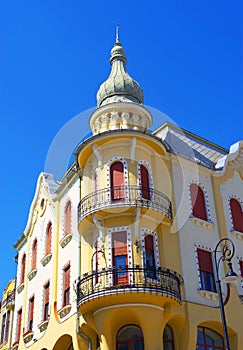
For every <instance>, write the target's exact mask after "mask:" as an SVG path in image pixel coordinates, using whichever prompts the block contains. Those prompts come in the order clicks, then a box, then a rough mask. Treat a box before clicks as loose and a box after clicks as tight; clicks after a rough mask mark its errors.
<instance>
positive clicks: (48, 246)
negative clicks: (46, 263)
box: [46, 223, 52, 255]
mask: <svg viewBox="0 0 243 350" xmlns="http://www.w3.org/2000/svg"><path fill="white" fill-rule="evenodd" d="M51 238H52V224H51V223H49V225H48V226H47V232H46V255H47V254H50V253H51Z"/></svg>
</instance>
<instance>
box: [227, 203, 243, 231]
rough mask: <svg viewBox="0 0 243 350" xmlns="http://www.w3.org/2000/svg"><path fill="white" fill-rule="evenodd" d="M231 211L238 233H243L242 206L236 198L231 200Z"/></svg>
mask: <svg viewBox="0 0 243 350" xmlns="http://www.w3.org/2000/svg"><path fill="white" fill-rule="evenodd" d="M230 209H231V213H232V220H233V225H234V229H235V230H237V231H240V232H243V213H242V209H241V205H240V203H239V202H238V201H237V200H236V199H234V198H231V200H230Z"/></svg>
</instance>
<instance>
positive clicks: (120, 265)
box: [112, 231, 128, 285]
mask: <svg viewBox="0 0 243 350" xmlns="http://www.w3.org/2000/svg"><path fill="white" fill-rule="evenodd" d="M112 248H113V249H112V251H113V266H114V267H115V272H114V284H116V285H124V284H127V282H128V274H127V269H126V266H127V233H126V232H125V231H121V232H114V233H113V234H112Z"/></svg>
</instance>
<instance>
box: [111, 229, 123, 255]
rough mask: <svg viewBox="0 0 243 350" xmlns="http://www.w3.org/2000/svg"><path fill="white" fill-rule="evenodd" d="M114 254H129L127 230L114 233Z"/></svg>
mask: <svg viewBox="0 0 243 350" xmlns="http://www.w3.org/2000/svg"><path fill="white" fill-rule="evenodd" d="M112 241H113V245H112V246H113V256H117V255H126V254H127V233H126V232H125V231H121V232H114V233H113V234H112Z"/></svg>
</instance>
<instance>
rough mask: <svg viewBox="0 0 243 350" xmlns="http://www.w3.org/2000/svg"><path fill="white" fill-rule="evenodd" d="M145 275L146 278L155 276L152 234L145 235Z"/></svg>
mask: <svg viewBox="0 0 243 350" xmlns="http://www.w3.org/2000/svg"><path fill="white" fill-rule="evenodd" d="M144 241H145V275H146V277H148V278H152V279H155V278H156V265H155V254H154V236H153V235H146V236H145V240H144Z"/></svg>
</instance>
